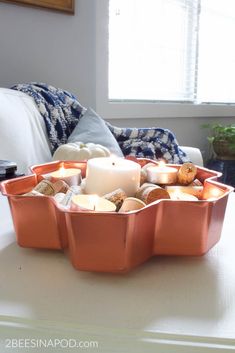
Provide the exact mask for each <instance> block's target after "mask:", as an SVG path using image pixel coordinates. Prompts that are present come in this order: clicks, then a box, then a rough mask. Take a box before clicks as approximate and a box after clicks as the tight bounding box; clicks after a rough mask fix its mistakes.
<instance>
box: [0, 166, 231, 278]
mask: <svg viewBox="0 0 235 353" xmlns="http://www.w3.org/2000/svg"><path fill="white" fill-rule="evenodd" d="M137 161H138V163H139V164H140V165H141V166H143V165H145V164H146V163H148V162H153V161H150V160H147V159H138V160H137ZM62 165H63V166H64V167H65V168H79V169H81V170H82V175H83V177H84V176H85V174H86V162H73V161H64V162H62V161H58V162H51V163H47V164H43V165H37V166H34V167H32V168H31V170H32V173H33V174H32V175H28V176H24V177H20V178H16V179H11V180H7V181H4V182H2V183H1V184H0V186H1V191H2V193H3V195H6V196H7V197H8V200H9V204H10V208H11V213H12V218H13V222H14V227H15V231H16V237H17V242H18V244H19V245H20V246H22V247H26V248H44V249H65V248H67V247H68V250H69V255H70V259H71V262H72V264H73V266H74V267H75V268H76V269H78V270H86V271H102V272H127V271H129V270H130V269H132V268H133V267H135V266H137V265H140V264H141V263H143V262H145V261H147V260H148V259H149V258H150V257H152V256H154V255H188V256H189V255H193V256H195V255H198V256H199V255H203V254H205V253H206V252H207V251H208V250H209V249H210V248H211V247H213V246H214V245H215V244H216V243H217V242H218V241H219V239H220V235H221V230H222V225H223V220H224V213H225V209H226V204H227V199H228V195H229V193H230V192H231V191H233V188H232V187H230V186H227V185H224V184H221V183H219V182H217V179H218V177H220V176H221V173H219V172H216V171H212V170H208V169H206V168H202V167H198V173H197V176H196V177H197V178H198V179H199V180H200V181H201V182H203V183H204V192H203V197H202V198H203V199H202V200H199V201H178V200H177V201H175V200H158V201H156V202H154V203H153V204H151V205H148V206H146V207H144V208H143V209H141V210H137V211H132V212H130V213H115V212H110V213H106V212H84V211H83V212H79V211H71V210H64V209H63V208H61V207H59V206H58V205H57V203H56V202H55V200H54V199H53V198H51V197H49V196H42V197H34V196H28V197H24V196H21V195H20V194H23V193H26V192H28V191H30V190H31V189H32V188H33V187H34V186H35V185H36V184H37V183H38V182H39V181H40V180H41V179H42V174H47V173H50V172H52V171H55V170H57V169H59V168H60V167H61V166H62ZM172 166H173V165H172ZM174 167H177V168H179V167H180V166H177V165H174ZM215 190H216V194H217V196H216V198H213V197H212V198H211V196H213V193H214V191H215ZM208 198H210V200H208Z"/></svg>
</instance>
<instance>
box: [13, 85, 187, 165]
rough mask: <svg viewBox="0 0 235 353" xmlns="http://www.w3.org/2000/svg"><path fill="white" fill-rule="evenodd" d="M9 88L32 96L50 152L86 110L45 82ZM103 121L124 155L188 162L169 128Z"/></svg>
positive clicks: (65, 92)
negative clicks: (124, 126)
mask: <svg viewBox="0 0 235 353" xmlns="http://www.w3.org/2000/svg"><path fill="white" fill-rule="evenodd" d="M11 88H12V89H15V90H18V91H21V92H24V93H26V94H28V95H30V96H31V97H32V98H34V100H35V103H36V104H37V106H38V109H39V111H40V113H41V115H42V116H43V118H44V121H45V124H46V129H47V133H48V137H49V141H50V145H51V150H52V153H53V152H54V151H55V150H56V149H57V147H58V146H60V145H62V144H64V143H66V142H67V140H68V137H69V136H70V134H71V133H72V131H73V129H74V128H75V126H76V125H77V123H78V121H79V118H80V117H81V116H82V115H83V113H84V112H85V110H86V109H85V108H84V107H83V106H82V105H81V104H80V103H79V102H78V100H77V99H76V97H75V96H73V95H72V94H71V93H69V92H67V91H65V90H62V89H59V88H55V87H53V86H50V85H47V84H45V83H37V82H32V83H27V84H17V85H15V86H13V87H11ZM106 124H107V126H108V128H109V129H110V131H111V132H112V134H113V136H114V137H115V138H116V140H117V141H118V143H119V145H120V148H121V150H122V152H123V154H124V156H128V155H130V156H136V157H145V158H150V159H159V158H163V159H165V160H166V161H167V162H168V163H176V164H180V163H184V162H188V161H189V159H188V158H187V156H186V155H185V153H184V152H183V151H182V150H181V149H180V148H179V145H178V142H177V140H176V138H175V136H174V134H173V133H172V132H171V131H170V130H168V129H161V128H119V127H115V126H112V125H111V124H109V123H106ZM99 133H100V131H99ZM91 142H93V141H91Z"/></svg>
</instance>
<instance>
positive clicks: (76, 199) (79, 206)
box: [71, 195, 116, 212]
mask: <svg viewBox="0 0 235 353" xmlns="http://www.w3.org/2000/svg"><path fill="white" fill-rule="evenodd" d="M71 210H72V211H99V212H115V211H116V205H115V204H114V203H113V202H110V201H108V200H106V199H103V198H102V197H99V196H97V195H74V196H73V197H72V200H71Z"/></svg>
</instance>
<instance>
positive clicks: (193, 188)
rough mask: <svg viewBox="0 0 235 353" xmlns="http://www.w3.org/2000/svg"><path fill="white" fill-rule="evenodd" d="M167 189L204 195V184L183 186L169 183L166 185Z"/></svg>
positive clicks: (198, 195) (170, 191)
mask: <svg viewBox="0 0 235 353" xmlns="http://www.w3.org/2000/svg"><path fill="white" fill-rule="evenodd" d="M165 189H166V191H168V192H169V194H171V193H175V192H176V193H177V192H183V193H185V194H190V195H193V196H196V197H197V198H201V197H202V193H203V185H188V186H181V185H168V186H166V187H165Z"/></svg>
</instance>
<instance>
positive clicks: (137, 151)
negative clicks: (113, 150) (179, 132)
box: [107, 123, 189, 164]
mask: <svg viewBox="0 0 235 353" xmlns="http://www.w3.org/2000/svg"><path fill="white" fill-rule="evenodd" d="M107 125H108V127H109V129H110V131H111V132H112V134H113V135H114V137H115V138H116V140H117V141H118V144H119V146H120V148H121V150H122V152H123V154H124V156H135V157H139V158H150V159H164V160H165V161H166V162H168V163H174V164H181V163H184V162H189V158H188V157H187V156H186V154H185V153H184V152H183V151H182V150H181V148H180V147H179V144H178V142H177V140H176V137H175V135H174V134H173V133H172V132H171V131H170V130H168V129H161V128H156V127H152V128H119V127H116V126H112V125H111V124H109V123H107Z"/></svg>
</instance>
